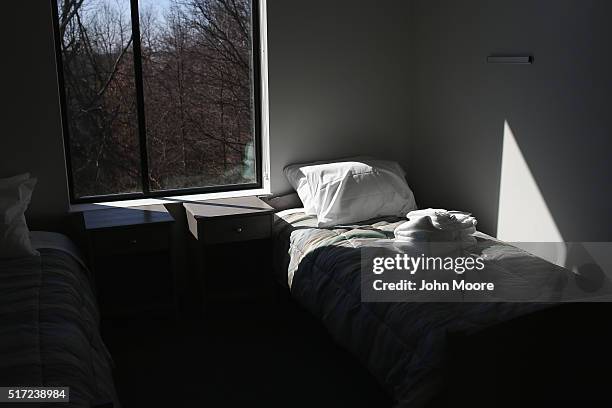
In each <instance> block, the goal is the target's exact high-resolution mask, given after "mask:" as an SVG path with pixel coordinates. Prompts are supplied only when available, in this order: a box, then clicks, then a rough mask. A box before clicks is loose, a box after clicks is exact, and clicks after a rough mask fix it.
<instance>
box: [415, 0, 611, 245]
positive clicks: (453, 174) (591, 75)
mask: <svg viewBox="0 0 612 408" xmlns="http://www.w3.org/2000/svg"><path fill="white" fill-rule="evenodd" d="M412 6H413V7H412V9H411V16H410V29H411V39H412V54H413V55H414V57H415V64H414V66H413V68H412V69H413V74H414V85H413V88H412V94H413V97H414V99H413V101H414V103H413V104H412V111H411V112H412V115H411V119H412V120H411V142H412V144H411V147H410V151H411V152H412V153H413V154H412V155H411V156H410V166H409V173H410V174H411V176H412V180H411V181H412V184H413V187H414V189H415V194H416V197H417V199H418V200H419V204H421V205H431V206H438V205H439V206H446V207H453V208H461V209H469V210H471V211H472V212H474V213H475V214H476V216H477V217H478V218H479V220H480V227H481V229H483V230H484V231H486V232H489V233H493V234H495V233H496V226H497V215H498V214H497V213H498V200H499V189H500V170H501V158H502V143H503V133H504V121H507V122H508V124H509V126H510V127H511V129H512V131H513V133H514V136H515V138H516V143H517V144H518V146H519V148H520V151H521V152H522V155H523V157H524V159H525V162H526V164H527V165H528V167H529V170H530V172H531V174H532V176H533V178H534V180H535V182H536V184H537V187H538V188H539V190H540V192H541V195H542V198H543V199H544V201H545V202H546V205H547V207H548V209H549V211H550V214H551V216H552V218H553V219H554V222H555V224H556V226H557V228H558V230H559V232H560V234H561V236H562V237H563V238H564V239H565V240H566V241H583V240H584V241H597V240H604V241H609V240H612V228H611V227H610V226H611V225H612V211H610V209H611V208H612V207H611V205H610V203H611V200H612V193H611V191H610V186H611V185H612V171H611V170H612V165H611V164H610V163H611V162H610V159H611V158H612V157H611V156H612V155H611V153H610V149H611V148H612V137H611V136H612V121H611V120H610V117H611V115H610V114H611V113H612V108H611V106H612V103H611V102H612V74H611V73H612V54H611V53H610V39H611V38H612V25H610V16H611V15H612V3H611V2H609V1H606V0H599V1H593V0H590V1H582V0H580V1H579V0H557V1H549V0H537V1H534V0H513V1H501V0H498V1H490V0H462V1H454V0H413V1H412ZM491 53H530V54H533V55H534V56H535V63H534V64H533V65H530V66H509V65H487V64H485V59H486V56H487V55H489V54H491ZM519 191H520V190H519ZM520 199H521V198H520V197H519V198H518V200H519V201H520ZM527 199H529V198H527ZM509 207H512V204H511V203H510V205H509ZM523 215H524V218H517V219H516V220H515V222H516V223H517V224H518V225H520V224H521V223H523V225H528V224H529V223H532V222H536V223H537V222H539V220H537V219H530V217H529V213H528V212H526V213H524V214H523ZM523 239H525V240H528V239H529V237H523Z"/></svg>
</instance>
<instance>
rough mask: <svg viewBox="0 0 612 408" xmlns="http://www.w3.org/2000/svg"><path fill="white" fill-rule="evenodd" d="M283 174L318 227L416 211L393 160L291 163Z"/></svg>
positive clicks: (404, 181)
mask: <svg viewBox="0 0 612 408" xmlns="http://www.w3.org/2000/svg"><path fill="white" fill-rule="evenodd" d="M284 171H285V176H286V177H287V179H288V180H289V183H290V184H291V185H292V186H293V188H294V189H295V190H296V191H297V193H298V195H299V196H300V199H301V200H302V202H303V203H304V209H305V211H306V213H307V214H311V215H316V216H317V220H318V226H319V227H328V226H332V225H336V224H341V223H350V222H358V221H365V220H369V219H372V218H376V217H382V216H390V215H391V216H398V217H403V216H405V215H406V214H407V213H408V212H409V211H412V210H414V209H416V203H415V200H414V195H413V194H412V191H411V190H410V187H408V184H407V183H406V179H405V178H404V177H405V173H404V170H402V168H401V167H400V165H399V164H397V163H396V162H393V161H387V160H376V159H372V158H368V157H355V158H351V159H345V160H343V161H334V162H316V163H311V164H295V165H291V166H287V167H285V169H284Z"/></svg>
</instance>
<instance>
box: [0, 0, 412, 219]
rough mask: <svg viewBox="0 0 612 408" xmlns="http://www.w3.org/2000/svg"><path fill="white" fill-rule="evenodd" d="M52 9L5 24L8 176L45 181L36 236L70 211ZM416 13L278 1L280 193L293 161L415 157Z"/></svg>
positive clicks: (356, 0)
mask: <svg viewBox="0 0 612 408" xmlns="http://www.w3.org/2000/svg"><path fill="white" fill-rule="evenodd" d="M49 3H50V2H49V1H33V2H26V1H19V2H8V3H7V4H6V5H4V9H3V12H4V15H7V16H19V18H10V19H6V21H5V22H4V24H3V25H2V30H3V34H4V35H3V37H2V38H4V39H9V38H14V39H15V40H11V41H5V43H4V45H5V49H4V50H3V55H5V56H10V58H9V60H10V63H5V64H3V65H2V68H1V69H2V79H1V81H2V87H3V97H4V99H5V101H7V102H8V104H7V105H8V106H7V107H6V108H4V109H3V111H2V124H3V132H2V137H1V138H0V177H4V176H8V175H12V174H15V173H18V172H24V171H30V172H32V173H33V174H34V175H36V176H37V177H38V178H39V184H38V186H37V188H36V191H35V194H34V197H33V202H32V205H31V209H30V211H29V214H28V215H29V220H30V223H31V224H32V225H33V227H35V228H60V227H61V226H62V224H63V223H64V216H65V212H66V208H67V206H68V193H67V187H66V179H65V174H64V172H65V167H64V159H63V148H62V136H61V125H60V116H59V105H58V104H59V101H58V96H57V89H56V76H55V75H56V74H55V60H54V53H53V48H52V46H53V37H52V28H51V27H52V26H51V8H50V4H49ZM407 9H408V4H407V3H406V2H403V1H400V0H383V1H380V2H377V4H376V6H375V7H374V6H372V3H371V2H370V1H364V0H352V1H350V0H336V1H333V2H329V1H322V0H314V1H306V2H305V1H298V0H268V29H269V31H268V37H269V41H268V42H269V74H270V75H269V76H270V87H269V88H270V122H271V123H270V130H271V137H270V139H271V140H270V143H271V155H272V163H271V172H272V174H271V176H272V189H273V191H274V192H284V191H287V190H288V189H289V186H288V184H287V183H286V181H285V179H284V176H283V175H282V168H283V167H284V166H285V165H287V164H289V163H293V162H299V161H307V160H315V159H324V158H334V157H342V156H347V155H354V154H377V155H381V156H386V157H392V158H395V159H398V160H401V159H403V158H406V157H407V146H408V92H407V89H408V84H409V77H408V76H407V75H406V71H407V69H408V64H409V58H410V52H409V49H408V46H407V32H406V31H405V28H406V21H407V19H408V14H407ZM24 21H27V24H25V23H24ZM404 163H405V164H407V163H406V162H404Z"/></svg>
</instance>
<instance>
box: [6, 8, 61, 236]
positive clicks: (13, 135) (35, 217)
mask: <svg viewBox="0 0 612 408" xmlns="http://www.w3.org/2000/svg"><path fill="white" fill-rule="evenodd" d="M3 13H6V14H4V15H5V16H11V17H10V18H6V19H5V21H4V22H3V23H2V25H1V26H2V38H3V50H2V55H3V56H4V57H5V59H3V62H2V77H1V78H0V81H1V87H2V99H3V103H2V109H1V110H0V112H1V113H0V115H1V122H0V123H2V131H1V133H0V177H5V176H11V175H15V174H18V173H24V172H30V173H32V174H33V175H35V176H36V177H37V178H38V185H37V186H36V189H35V190H34V196H33V197H32V203H31V205H30V210H29V213H28V219H29V222H30V224H31V225H32V226H33V227H35V228H57V227H59V226H60V225H59V224H60V223H61V220H60V217H59V216H60V215H62V214H65V212H66V209H67V206H68V192H67V186H66V175H65V166H64V150H63V145H62V134H61V121H60V111H59V100H58V96H57V80H56V73H55V56H54V53H53V37H52V35H51V32H52V31H51V6H50V1H44V0H42V1H12V2H7V3H6V4H4V5H3Z"/></svg>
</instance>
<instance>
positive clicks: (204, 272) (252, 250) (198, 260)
mask: <svg viewBox="0 0 612 408" xmlns="http://www.w3.org/2000/svg"><path fill="white" fill-rule="evenodd" d="M183 206H184V207H185V212H186V216H187V223H188V225H189V232H190V234H189V235H190V236H191V238H190V242H191V252H192V253H194V258H195V266H196V278H197V280H198V283H199V284H200V285H201V287H202V291H201V294H202V296H203V303H206V302H210V301H227V300H253V299H261V298H262V297H269V296H270V294H271V293H272V289H273V281H272V274H271V272H270V270H269V269H270V265H271V256H272V251H271V242H270V241H271V233H272V221H273V214H274V209H273V208H272V207H270V206H269V205H268V204H266V203H264V202H263V201H261V200H260V199H259V198H257V197H239V198H229V199H219V200H208V201H201V202H197V203H184V204H183Z"/></svg>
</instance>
